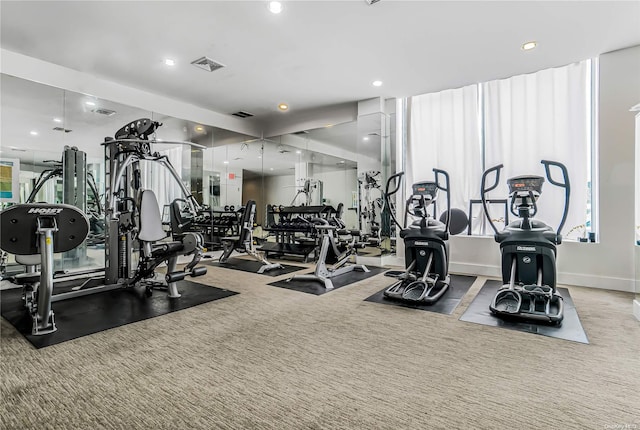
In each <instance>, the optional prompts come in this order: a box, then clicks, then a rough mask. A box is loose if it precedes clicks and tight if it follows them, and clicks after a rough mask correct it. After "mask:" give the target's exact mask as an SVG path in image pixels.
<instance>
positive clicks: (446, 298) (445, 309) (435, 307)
mask: <svg viewBox="0 0 640 430" xmlns="http://www.w3.org/2000/svg"><path fill="white" fill-rule="evenodd" d="M385 275H386V273H385ZM475 280H476V277H475V276H463V275H451V282H450V284H449V290H448V291H447V292H446V293H444V295H443V296H442V297H441V298H440V300H438V301H437V302H435V303H434V304H432V305H428V304H426V303H411V302H403V301H400V300H393V299H389V298H387V297H385V296H384V291H385V290H386V289H387V288H389V287H385V288H384V289H382V290H380V291H378V292H377V293H375V294H374V295H373V296H371V297H367V298H366V299H365V301H367V302H374V303H383V304H385V305H395V306H402V307H405V308H411V309H420V310H423V311H430V312H438V313H441V314H447V315H450V314H452V313H453V311H454V310H455V309H456V307H458V305H459V304H460V302H461V301H462V298H463V297H464V295H465V294H467V291H469V288H471V285H473V283H474V281H475Z"/></svg>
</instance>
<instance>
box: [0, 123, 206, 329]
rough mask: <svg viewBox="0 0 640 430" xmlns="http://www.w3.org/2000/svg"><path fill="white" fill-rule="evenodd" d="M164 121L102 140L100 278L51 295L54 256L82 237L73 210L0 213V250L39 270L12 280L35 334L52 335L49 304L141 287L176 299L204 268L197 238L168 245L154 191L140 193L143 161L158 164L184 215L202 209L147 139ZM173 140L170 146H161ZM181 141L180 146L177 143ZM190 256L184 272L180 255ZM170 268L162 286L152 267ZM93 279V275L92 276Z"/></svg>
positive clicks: (83, 228)
mask: <svg viewBox="0 0 640 430" xmlns="http://www.w3.org/2000/svg"><path fill="white" fill-rule="evenodd" d="M161 125H162V124H160V123H158V122H155V121H152V120H150V119H146V118H143V119H140V120H137V121H134V122H132V123H130V124H127V125H125V126H124V127H122V128H121V129H120V130H118V132H117V133H116V134H115V139H113V138H110V137H109V138H106V139H105V142H104V143H103V145H104V150H105V173H106V177H105V183H106V190H105V191H106V192H105V199H106V201H105V226H106V229H105V234H106V237H105V273H104V277H91V278H88V279H86V280H85V282H84V283H82V284H81V285H79V286H77V287H75V288H73V289H72V290H71V291H67V292H63V293H59V294H53V289H54V270H53V253H54V252H65V251H69V250H72V249H74V248H76V247H77V246H79V245H80V244H81V243H82V242H83V241H84V239H85V238H86V236H87V233H88V229H89V222H88V220H87V218H86V216H85V214H84V213H83V212H82V211H81V210H80V209H78V208H75V207H73V206H71V205H56V204H46V203H41V204H38V203H32V204H22V205H15V206H12V207H10V208H9V209H7V210H5V211H3V212H2V213H1V214H0V228H1V229H2V232H3V234H2V236H1V238H0V239H1V240H0V248H2V249H3V250H5V251H7V252H9V253H13V254H16V255H22V256H34V257H35V256H36V255H39V258H38V259H37V258H32V260H33V261H34V262H33V263H31V264H36V263H35V260H36V259H37V260H39V264H40V271H39V272H36V271H33V272H31V273H25V274H24V275H22V276H16V277H15V280H16V282H17V283H19V284H20V285H22V286H23V301H24V305H25V307H26V308H27V310H28V312H29V313H30V315H31V318H32V320H33V328H32V334H34V335H41V334H48V333H52V332H54V331H55V330H56V325H55V320H54V314H53V310H52V309H51V304H52V303H54V302H56V301H60V300H66V299H70V298H74V297H79V296H84V295H88V294H93V293H98V292H104V291H110V290H115V289H120V288H129V287H135V286H138V285H143V286H145V288H146V293H147V294H148V295H150V294H151V293H152V291H153V289H156V288H163V289H167V290H168V297H169V298H172V299H173V298H178V297H180V293H179V292H178V288H177V285H176V282H178V281H180V280H182V279H184V278H185V277H186V276H192V277H194V276H200V275H204V274H205V273H206V272H207V269H206V268H205V267H196V265H197V264H198V262H199V261H200V258H201V256H202V251H203V249H202V237H201V236H200V235H199V234H198V233H196V232H186V233H184V234H181V235H180V236H179V238H177V237H175V239H177V240H173V241H171V240H167V239H168V237H167V233H166V232H165V231H164V229H163V226H162V219H161V215H160V208H159V206H158V201H157V198H156V196H155V193H154V192H153V191H152V190H149V189H143V188H142V178H141V165H140V164H141V162H142V161H151V162H154V163H157V164H158V165H160V166H163V167H164V168H166V169H167V170H168V172H169V173H170V175H171V176H172V177H173V178H174V179H175V180H176V181H177V182H178V184H179V185H180V189H181V191H182V193H183V194H184V198H185V200H186V202H187V205H188V207H189V210H190V211H192V212H193V213H194V214H195V213H196V212H197V209H198V207H199V205H198V203H197V202H196V200H195V199H194V198H193V196H192V195H191V193H190V192H189V191H188V190H187V189H186V187H185V186H184V185H183V184H182V181H181V179H180V176H179V175H178V174H177V172H176V171H175V169H174V168H173V166H172V165H171V163H170V162H169V160H168V159H167V157H166V156H163V155H160V154H158V153H157V152H153V151H152V149H151V145H152V143H153V142H154V141H153V140H149V137H150V136H152V135H153V134H154V132H155V130H156V129H157V128H158V127H159V126H161ZM163 143H173V142H163ZM180 143H182V142H180ZM180 256H192V258H191V261H189V262H188V263H187V264H186V266H185V267H184V268H183V269H182V270H178V269H177V263H178V257H180ZM163 263H166V264H167V273H166V275H165V277H164V282H162V281H156V280H155V277H156V272H155V270H156V269H157V268H158V266H160V265H161V264H163ZM94 274H95V273H94Z"/></svg>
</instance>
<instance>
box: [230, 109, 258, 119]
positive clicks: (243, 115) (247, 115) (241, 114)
mask: <svg viewBox="0 0 640 430" xmlns="http://www.w3.org/2000/svg"><path fill="white" fill-rule="evenodd" d="M231 115H233V116H237V117H238V118H250V117H252V116H253V114H252V113H249V112H245V111H243V110H241V111H238V112H234V113H232V114H231Z"/></svg>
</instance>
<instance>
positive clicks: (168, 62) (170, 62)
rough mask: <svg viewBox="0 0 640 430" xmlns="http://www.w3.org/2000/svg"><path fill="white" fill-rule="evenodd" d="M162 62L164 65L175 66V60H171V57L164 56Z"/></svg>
mask: <svg viewBox="0 0 640 430" xmlns="http://www.w3.org/2000/svg"><path fill="white" fill-rule="evenodd" d="M164 64H165V66H175V65H176V60H172V59H171V58H165V59H164Z"/></svg>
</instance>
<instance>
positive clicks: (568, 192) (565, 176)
mask: <svg viewBox="0 0 640 430" xmlns="http://www.w3.org/2000/svg"><path fill="white" fill-rule="evenodd" d="M540 163H542V165H544V171H545V173H546V175H547V180H548V181H549V182H550V183H552V184H553V185H555V186H556V187H560V188H564V199H565V205H564V211H563V213H562V220H561V221H560V225H559V226H558V230H557V231H556V235H558V236H560V232H562V227H564V223H565V222H566V221H567V215H569V198H570V197H571V184H570V183H569V172H567V167H566V166H565V165H564V164H562V163H559V162H557V161H550V160H542V161H540ZM549 166H556V167H558V168H560V170H561V171H562V179H563V181H562V182H557V181H555V180H554V179H553V178H552V177H551V169H550V168H549Z"/></svg>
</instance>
